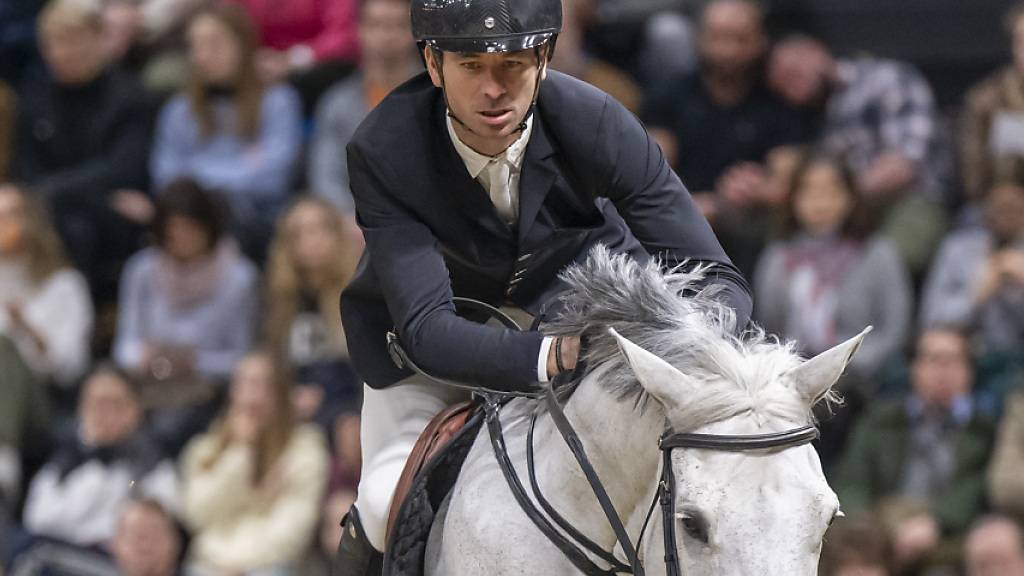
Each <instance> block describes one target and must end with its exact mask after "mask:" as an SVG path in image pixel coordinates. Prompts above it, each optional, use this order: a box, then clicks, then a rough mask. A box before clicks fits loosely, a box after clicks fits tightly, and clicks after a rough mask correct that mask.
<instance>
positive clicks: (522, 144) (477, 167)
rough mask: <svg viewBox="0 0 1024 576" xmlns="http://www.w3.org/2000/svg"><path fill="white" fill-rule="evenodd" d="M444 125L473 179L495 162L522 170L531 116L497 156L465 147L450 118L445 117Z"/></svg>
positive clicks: (531, 127)
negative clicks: (513, 140)
mask: <svg viewBox="0 0 1024 576" xmlns="http://www.w3.org/2000/svg"><path fill="white" fill-rule="evenodd" d="M445 124H447V126H448V137H449V138H451V140H452V144H454V145H455V151H456V152H458V153H459V157H461V158H462V161H463V162H464V163H465V164H466V169H467V170H469V175H470V176H472V177H473V178H474V179H476V178H478V177H479V176H480V173H481V172H483V171H484V168H487V165H488V164H490V163H491V162H495V161H502V160H504V161H505V162H508V163H509V164H511V165H512V166H513V167H515V168H516V169H519V168H522V166H523V155H524V153H525V152H526V145H527V144H528V143H529V142H530V134H531V133H533V114H531V115H530V117H529V118H527V119H526V129H525V130H523V132H522V134H520V135H519V138H517V139H516V141H515V142H513V143H512V144H510V145H509V147H508V148H506V149H505V151H504V152H502V153H501V154H498V155H497V156H488V155H486V154H481V153H479V152H477V151H476V150H473V149H472V148H470V147H469V146H468V145H466V143H465V142H463V141H462V140H461V139H460V138H459V136H458V134H456V133H455V126H453V125H452V118H451V116H449V115H445Z"/></svg>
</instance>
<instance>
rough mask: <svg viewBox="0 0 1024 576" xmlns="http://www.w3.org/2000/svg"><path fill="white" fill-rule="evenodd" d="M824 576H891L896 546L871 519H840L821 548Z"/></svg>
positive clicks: (876, 521)
mask: <svg viewBox="0 0 1024 576" xmlns="http://www.w3.org/2000/svg"><path fill="white" fill-rule="evenodd" d="M818 574H819V575H820V576H890V574H893V572H892V542H890V541H889V537H888V535H886V533H885V530H881V529H879V522H878V520H877V519H876V518H874V517H873V516H869V515H861V516H858V517H857V518H853V519H848V518H837V519H836V520H835V522H834V524H833V525H832V526H830V527H829V529H828V532H826V533H825V542H824V544H823V545H822V548H821V560H820V564H819V571H818Z"/></svg>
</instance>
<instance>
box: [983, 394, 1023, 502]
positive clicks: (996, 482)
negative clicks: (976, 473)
mask: <svg viewBox="0 0 1024 576" xmlns="http://www.w3.org/2000/svg"><path fill="white" fill-rule="evenodd" d="M1022 479H1024V392H1017V393H1015V394H1012V395H1010V396H1009V397H1008V399H1007V403H1006V409H1005V410H1004V411H1003V417H1002V420H1001V421H1000V423H999V436H998V439H997V440H996V448H995V451H994V452H993V453H992V462H991V463H990V465H989V470H988V494H989V499H990V500H991V502H992V505H993V506H994V507H995V508H996V509H998V510H1000V511H1001V512H1005V513H1007V514H1012V515H1014V516H1017V517H1018V518H1024V481H1022Z"/></svg>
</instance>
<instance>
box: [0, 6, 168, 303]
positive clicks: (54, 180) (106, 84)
mask: <svg viewBox="0 0 1024 576" xmlns="http://www.w3.org/2000/svg"><path fill="white" fill-rule="evenodd" d="M39 43H40V49H41V51H42V53H43V59H44V60H45V61H46V66H47V68H48V69H49V71H50V77H49V78H48V79H46V80H42V81H39V82H37V83H35V84H34V85H31V86H29V87H28V88H26V91H25V93H24V94H23V98H22V99H21V105H20V108H19V113H18V128H17V141H16V148H15V154H16V163H15V171H16V175H17V176H18V177H19V178H20V179H22V180H24V181H26V182H27V183H28V184H30V185H32V187H33V188H34V189H36V190H38V191H39V192H40V193H41V194H43V196H44V197H45V198H46V199H47V200H48V201H49V203H50V207H51V209H52V210H53V213H54V220H55V222H56V225H57V230H58V231H59V232H60V235H61V237H62V238H63V240H64V244H65V246H66V247H67V249H68V252H69V255H70V256H71V260H72V261H73V262H74V264H75V265H76V266H77V267H78V268H79V269H81V270H82V271H83V272H84V273H85V274H86V276H87V278H88V279H89V281H90V284H91V286H92V289H93V296H94V297H95V298H96V299H97V301H98V302H99V303H107V302H112V301H113V300H114V297H115V293H116V281H117V280H116V278H117V273H118V271H119V270H120V266H121V265H122V264H123V262H124V260H125V259H126V258H127V257H128V256H129V255H130V254H131V253H132V252H133V251H134V250H135V249H136V248H137V247H138V245H139V242H140V241H141V234H142V227H141V226H140V221H141V220H142V216H141V215H140V212H139V206H140V205H141V206H143V208H144V207H145V206H146V205H147V204H148V203H147V202H146V200H145V197H144V196H143V195H141V194H139V193H137V192H129V191H128V190H143V189H145V188H146V185H147V173H146V158H147V157H148V155H149V144H150V128H151V122H150V116H151V109H150V108H151V107H150V105H149V101H148V98H147V96H146V95H145V93H144V92H143V90H142V88H141V86H140V85H139V84H138V83H137V82H136V81H135V80H134V79H132V78H131V77H129V76H125V75H124V74H122V73H120V72H118V71H117V70H115V69H110V68H108V67H107V66H106V54H105V53H104V48H103V46H104V38H103V22H102V18H101V15H100V12H99V9H98V4H93V3H89V2H82V1H79V0H51V2H50V3H49V4H47V5H46V8H45V9H44V10H43V12H42V14H40V16H39Z"/></svg>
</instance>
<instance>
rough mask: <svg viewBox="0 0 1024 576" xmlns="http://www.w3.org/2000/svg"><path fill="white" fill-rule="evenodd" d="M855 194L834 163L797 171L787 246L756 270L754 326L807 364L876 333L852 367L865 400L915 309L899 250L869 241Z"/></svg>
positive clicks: (775, 248)
mask: <svg viewBox="0 0 1024 576" xmlns="http://www.w3.org/2000/svg"><path fill="white" fill-rule="evenodd" d="M856 186H857V184H856V182H855V180H854V178H853V176H852V175H851V174H850V172H849V170H847V169H846V167H845V166H844V164H843V163H842V162H841V161H840V160H838V159H835V158H833V157H831V156H827V155H812V156H810V157H809V158H807V159H806V160H804V161H803V163H802V164H801V166H800V167H799V168H797V170H796V173H795V175H794V177H793V182H792V188H791V191H790V192H789V194H787V197H788V199H787V203H786V212H787V213H786V215H785V218H786V224H785V225H786V228H787V230H786V232H787V238H786V239H784V240H781V241H778V242H775V243H772V244H770V245H769V246H768V248H767V249H766V251H765V253H764V254H763V256H762V257H761V260H760V262H759V263H758V268H757V274H756V275H755V278H754V289H755V294H756V299H755V301H756V302H757V306H756V310H755V318H757V320H758V322H760V323H761V325H762V326H763V327H764V328H765V329H766V330H768V331H769V332H772V333H775V334H778V335H779V336H782V337H784V338H787V339H793V340H795V341H796V342H797V344H798V345H799V346H800V347H801V351H802V352H803V353H805V354H807V355H808V356H813V355H816V354H819V353H821V352H824V351H825V350H828V349H830V348H832V347H833V346H835V345H837V344H839V343H841V342H843V341H845V340H847V339H848V338H851V337H853V336H855V335H857V334H858V333H859V332H860V331H861V330H863V329H864V328H865V327H866V326H874V331H873V332H872V333H871V335H870V336H869V337H868V338H866V339H865V340H864V344H863V345H862V346H861V347H860V350H858V351H857V354H856V355H855V356H854V358H853V362H852V363H851V364H850V366H849V372H850V376H852V377H854V378H856V379H857V380H858V381H859V383H860V384H862V385H864V386H865V387H864V388H861V392H862V393H865V394H868V393H870V392H871V391H872V390H870V389H869V388H868V387H867V386H868V385H869V384H870V383H871V382H872V380H873V378H874V377H875V376H876V375H877V374H878V372H879V369H880V368H882V367H883V366H884V365H885V363H886V362H887V361H888V360H891V359H893V358H895V357H896V356H897V355H898V354H899V353H900V351H901V349H902V346H903V345H904V343H905V341H906V338H907V332H908V329H909V325H910V318H911V314H912V309H913V304H912V295H911V288H910V278H909V274H908V273H907V270H906V267H905V266H904V264H903V262H902V260H901V259H900V256H899V254H898V253H897V252H896V249H895V247H894V246H893V245H892V244H891V243H890V242H889V241H888V240H887V239H885V238H880V237H877V236H868V235H867V230H866V223H865V222H864V214H863V202H862V199H861V197H860V195H859V194H858V192H857V188H856Z"/></svg>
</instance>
